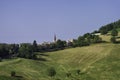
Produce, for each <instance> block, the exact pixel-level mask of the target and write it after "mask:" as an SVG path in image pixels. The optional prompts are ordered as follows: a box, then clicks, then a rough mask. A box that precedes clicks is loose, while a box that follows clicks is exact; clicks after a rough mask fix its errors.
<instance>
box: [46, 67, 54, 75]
mask: <svg viewBox="0 0 120 80" xmlns="http://www.w3.org/2000/svg"><path fill="white" fill-rule="evenodd" d="M55 75H56V70H55V68H53V67H51V68H50V69H48V76H50V77H53V76H55Z"/></svg>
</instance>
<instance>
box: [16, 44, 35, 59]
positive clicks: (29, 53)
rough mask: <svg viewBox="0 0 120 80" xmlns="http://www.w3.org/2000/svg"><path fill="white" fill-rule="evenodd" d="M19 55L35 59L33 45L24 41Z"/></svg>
mask: <svg viewBox="0 0 120 80" xmlns="http://www.w3.org/2000/svg"><path fill="white" fill-rule="evenodd" d="M18 56H19V57H22V58H28V59H33V58H34V57H35V55H34V53H33V47H32V45H31V44H30V43H22V44H21V45H20V48H19V55H18Z"/></svg>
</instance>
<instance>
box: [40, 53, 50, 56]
mask: <svg viewBox="0 0 120 80" xmlns="http://www.w3.org/2000/svg"><path fill="white" fill-rule="evenodd" d="M38 55H41V56H49V55H48V54H44V53H43V54H38Z"/></svg>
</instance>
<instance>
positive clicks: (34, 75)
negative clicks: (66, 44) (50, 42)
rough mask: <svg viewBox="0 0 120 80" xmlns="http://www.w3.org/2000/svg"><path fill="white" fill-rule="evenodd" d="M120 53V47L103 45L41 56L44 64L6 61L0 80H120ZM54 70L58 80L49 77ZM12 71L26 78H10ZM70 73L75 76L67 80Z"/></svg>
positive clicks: (27, 61) (109, 44)
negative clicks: (52, 68)
mask: <svg viewBox="0 0 120 80" xmlns="http://www.w3.org/2000/svg"><path fill="white" fill-rule="evenodd" d="M119 52H120V45H119V44H111V43H102V44H94V45H91V46H87V47H81V48H80V47H78V48H71V49H65V50H61V51H55V52H48V53H38V57H41V58H44V61H37V60H30V59H23V58H16V59H8V60H3V61H2V62H0V80H4V79H5V80H13V79H14V80H18V79H25V80H54V79H55V80H81V79H82V80H119V79H120V76H119V75H120V58H119V57H120V54H119ZM50 67H54V68H55V69H56V72H57V74H56V76H55V77H54V78H51V77H49V76H48V75H47V70H48V68H50ZM76 70H81V74H80V75H77V73H76ZM11 71H16V75H17V76H21V77H23V78H12V77H10V72H11ZM66 73H71V76H70V77H66ZM8 78H9V79H8Z"/></svg>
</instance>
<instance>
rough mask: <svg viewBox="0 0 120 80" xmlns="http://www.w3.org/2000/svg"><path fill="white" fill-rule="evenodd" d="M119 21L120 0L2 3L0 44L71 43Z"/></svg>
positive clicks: (19, 0)
mask: <svg viewBox="0 0 120 80" xmlns="http://www.w3.org/2000/svg"><path fill="white" fill-rule="evenodd" d="M118 19H120V0H0V43H3V42H4V43H21V42H31V43H32V42H33V40H36V41H37V42H38V43H41V42H43V41H53V36H54V34H56V35H57V38H59V39H62V40H68V39H72V38H77V37H78V36H80V35H82V34H84V33H87V32H92V31H94V30H96V29H99V28H100V27H101V26H102V25H105V24H107V23H110V22H113V21H116V20H118Z"/></svg>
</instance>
